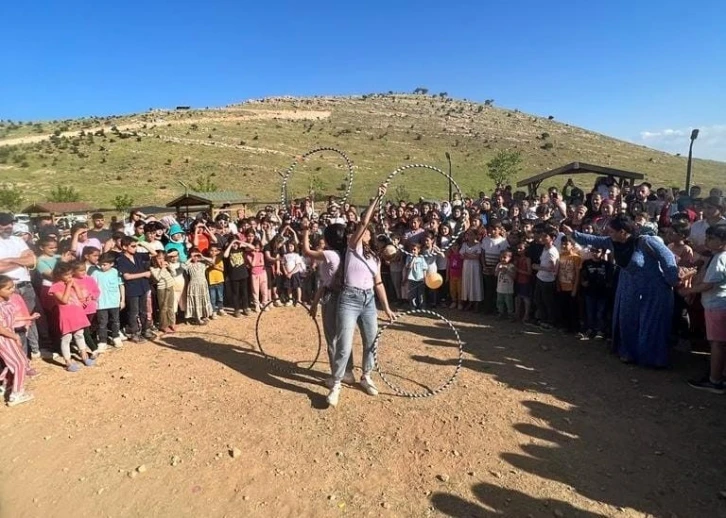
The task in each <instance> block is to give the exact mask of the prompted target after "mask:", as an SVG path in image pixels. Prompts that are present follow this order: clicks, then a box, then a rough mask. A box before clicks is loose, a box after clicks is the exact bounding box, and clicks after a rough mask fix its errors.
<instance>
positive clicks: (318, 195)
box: [308, 174, 325, 201]
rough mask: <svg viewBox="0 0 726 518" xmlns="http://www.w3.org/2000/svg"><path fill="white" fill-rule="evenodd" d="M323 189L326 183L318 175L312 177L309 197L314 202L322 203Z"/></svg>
mask: <svg viewBox="0 0 726 518" xmlns="http://www.w3.org/2000/svg"><path fill="white" fill-rule="evenodd" d="M323 189H325V182H323V179H322V178H321V177H320V175H317V174H311V175H310V183H309V185H308V196H310V199H311V200H312V201H320V200H321V199H322V197H323V196H322V194H323Z"/></svg>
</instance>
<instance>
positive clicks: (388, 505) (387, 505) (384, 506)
mask: <svg viewBox="0 0 726 518" xmlns="http://www.w3.org/2000/svg"><path fill="white" fill-rule="evenodd" d="M381 507H383V508H384V509H390V508H391V504H389V503H388V502H381Z"/></svg>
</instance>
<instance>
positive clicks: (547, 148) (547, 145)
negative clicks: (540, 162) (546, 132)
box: [540, 142, 555, 150]
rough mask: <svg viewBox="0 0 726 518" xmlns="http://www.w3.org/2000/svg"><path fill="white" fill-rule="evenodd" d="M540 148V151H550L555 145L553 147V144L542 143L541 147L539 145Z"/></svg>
mask: <svg viewBox="0 0 726 518" xmlns="http://www.w3.org/2000/svg"><path fill="white" fill-rule="evenodd" d="M540 147H541V148H542V149H544V150H550V149H552V148H553V147H555V145H554V144H553V143H552V142H545V143H544V144H542V145H541V146H540Z"/></svg>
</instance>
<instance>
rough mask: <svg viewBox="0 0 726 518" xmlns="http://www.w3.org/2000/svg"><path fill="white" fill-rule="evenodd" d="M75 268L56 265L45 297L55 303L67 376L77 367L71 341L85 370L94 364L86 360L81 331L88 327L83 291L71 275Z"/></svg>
mask: <svg viewBox="0 0 726 518" xmlns="http://www.w3.org/2000/svg"><path fill="white" fill-rule="evenodd" d="M75 269H76V265H75V264H73V263H58V265H57V266H56V267H55V270H54V271H53V274H54V278H55V282H54V283H53V285H52V286H51V287H50V290H48V294H49V295H51V296H52V297H55V300H56V301H57V303H58V325H59V326H60V333H61V354H62V355H63V360H64V361H65V364H66V370H67V371H68V372H77V371H78V369H79V367H78V364H77V363H75V362H74V361H73V359H72V358H71V340H74V341H75V342H76V346H77V347H78V350H79V352H80V354H81V359H82V360H83V364H84V365H86V367H91V366H93V365H95V364H96V362H95V361H94V360H92V359H91V358H89V356H88V348H87V347H86V340H85V338H84V336H83V331H84V330H85V329H86V328H88V327H90V325H91V323H90V322H89V321H88V317H87V316H86V311H85V309H84V307H83V303H82V302H81V298H82V297H85V294H83V293H82V290H81V289H80V288H79V287H78V286H77V285H76V282H75V279H74V278H73V272H74V271H75Z"/></svg>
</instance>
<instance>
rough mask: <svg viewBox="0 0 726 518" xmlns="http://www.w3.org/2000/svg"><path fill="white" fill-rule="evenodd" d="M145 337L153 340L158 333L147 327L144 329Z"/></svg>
mask: <svg viewBox="0 0 726 518" xmlns="http://www.w3.org/2000/svg"><path fill="white" fill-rule="evenodd" d="M144 338H146V339H147V340H153V339H155V338H156V333H154V332H153V331H152V330H151V329H147V330H146V331H144Z"/></svg>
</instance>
